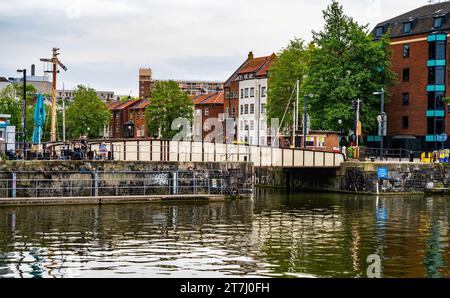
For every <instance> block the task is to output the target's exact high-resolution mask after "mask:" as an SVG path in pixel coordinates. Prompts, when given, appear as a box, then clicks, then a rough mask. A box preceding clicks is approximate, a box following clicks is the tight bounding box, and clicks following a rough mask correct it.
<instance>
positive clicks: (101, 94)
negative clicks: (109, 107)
mask: <svg viewBox="0 0 450 298" xmlns="http://www.w3.org/2000/svg"><path fill="white" fill-rule="evenodd" d="M96 93H97V97H98V98H99V99H101V100H102V101H113V100H117V96H114V91H96ZM74 96H75V92H74V90H56V98H57V99H63V98H64V99H65V100H68V101H71V100H73V99H74Z"/></svg>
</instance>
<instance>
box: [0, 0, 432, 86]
mask: <svg viewBox="0 0 450 298" xmlns="http://www.w3.org/2000/svg"><path fill="white" fill-rule="evenodd" d="M427 2H428V1H426V0H396V1H392V0H341V3H342V4H343V5H344V9H345V12H346V13H347V14H349V15H351V16H353V17H354V18H355V19H356V20H357V21H358V22H360V23H362V24H370V26H371V27H372V26H374V25H375V24H376V23H378V22H380V21H383V20H385V19H389V18H391V17H394V16H396V15H398V14H401V13H403V12H406V11H408V10H412V9H414V8H416V7H418V6H421V5H425V4H427ZM329 3H331V0H278V1H273V0H222V1H217V0H38V1H36V0H0V36H1V38H0V57H1V58H0V76H5V77H11V76H16V73H15V72H16V70H17V69H18V68H23V67H28V68H29V65H31V64H33V63H35V64H36V65H37V72H38V73H37V74H38V75H41V74H42V69H43V65H42V64H41V62H39V58H41V57H50V56H51V48H52V47H54V46H57V47H59V48H61V55H60V59H61V60H62V61H63V62H64V63H65V64H66V65H67V67H68V68H69V70H68V71H67V72H66V73H61V75H60V80H59V82H58V88H61V87H62V83H63V82H64V85H65V88H66V89H69V88H73V87H74V86H76V85H77V84H79V83H82V84H86V85H89V86H91V87H93V88H95V89H97V90H100V89H101V90H112V91H115V92H116V94H121V95H127V94H129V93H130V92H131V94H133V95H136V94H137V91H138V69H139V67H151V68H152V69H153V73H154V77H155V78H159V79H195V80H220V81H223V80H226V79H227V78H228V76H229V75H230V74H231V73H232V72H233V71H234V70H235V68H236V67H238V66H239V65H240V63H242V61H243V60H244V59H245V58H246V56H247V53H248V52H249V51H250V50H252V51H253V52H254V53H255V55H256V56H263V55H268V54H271V53H272V52H278V51H279V50H280V49H281V48H282V47H284V46H285V45H286V44H287V43H288V41H289V40H290V39H292V38H294V37H300V38H303V39H305V40H310V39H311V30H316V31H318V30H320V29H321V28H322V26H323V21H322V10H323V9H325V8H326V6H327V5H328V4H329Z"/></svg>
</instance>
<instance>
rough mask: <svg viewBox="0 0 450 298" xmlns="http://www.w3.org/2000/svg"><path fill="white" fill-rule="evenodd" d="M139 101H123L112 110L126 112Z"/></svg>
mask: <svg viewBox="0 0 450 298" xmlns="http://www.w3.org/2000/svg"><path fill="white" fill-rule="evenodd" d="M138 101H139V100H127V101H122V102H121V104H119V105H116V106H114V107H113V108H112V110H113V111H119V110H124V109H126V108H128V107H130V106H132V105H134V104H136V103H137V102H138Z"/></svg>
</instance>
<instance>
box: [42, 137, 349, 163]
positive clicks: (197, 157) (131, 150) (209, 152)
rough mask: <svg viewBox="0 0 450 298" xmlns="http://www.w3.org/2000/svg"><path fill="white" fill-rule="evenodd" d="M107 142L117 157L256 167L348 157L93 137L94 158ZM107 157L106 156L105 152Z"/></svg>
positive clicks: (58, 147) (59, 152)
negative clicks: (239, 163) (234, 163)
mask: <svg viewBox="0 0 450 298" xmlns="http://www.w3.org/2000/svg"><path fill="white" fill-rule="evenodd" d="M102 142H105V144H106V146H107V150H108V154H107V155H108V157H109V159H111V160H117V161H171V162H226V161H228V162H253V163H254V165H255V166H256V167H283V168H289V167H293V168H297V167H305V168H313V167H325V168H331V167H339V166H340V164H341V163H342V162H344V161H345V158H344V156H343V155H342V154H340V153H335V152H327V151H317V150H305V149H292V148H277V147H264V146H248V145H235V144H223V143H208V142H192V141H168V140H129V139H126V140H93V141H88V144H89V147H90V151H91V152H93V153H94V154H93V156H94V157H93V158H97V159H99V158H101V154H100V144H101V143H102ZM51 148H52V149H51V150H52V151H53V152H54V153H55V154H53V155H56V156H63V155H64V154H63V152H62V150H64V147H63V146H62V144H52V145H51ZM103 158H105V156H103Z"/></svg>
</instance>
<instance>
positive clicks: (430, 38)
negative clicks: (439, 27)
mask: <svg viewBox="0 0 450 298" xmlns="http://www.w3.org/2000/svg"><path fill="white" fill-rule="evenodd" d="M436 40H447V35H445V34H433V35H428V41H430V42H431V41H436Z"/></svg>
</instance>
